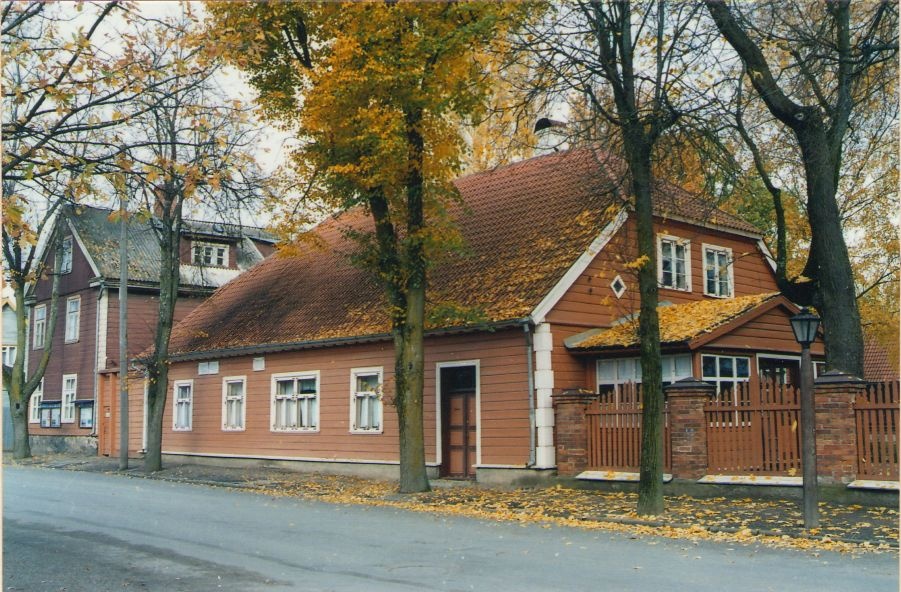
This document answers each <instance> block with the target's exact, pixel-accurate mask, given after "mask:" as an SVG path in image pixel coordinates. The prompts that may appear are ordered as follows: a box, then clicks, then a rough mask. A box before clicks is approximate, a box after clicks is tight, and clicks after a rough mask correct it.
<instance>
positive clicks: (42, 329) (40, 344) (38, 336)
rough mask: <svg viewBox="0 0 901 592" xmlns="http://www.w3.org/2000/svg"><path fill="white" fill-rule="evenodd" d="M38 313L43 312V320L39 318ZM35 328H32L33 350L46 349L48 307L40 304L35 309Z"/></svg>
mask: <svg viewBox="0 0 901 592" xmlns="http://www.w3.org/2000/svg"><path fill="white" fill-rule="evenodd" d="M38 311H41V313H42V314H41V318H38ZM33 314H34V323H33V325H34V327H33V328H32V336H33V339H32V344H31V349H44V342H45V341H47V305H46V304H38V305H37V306H35V307H34V313H33Z"/></svg>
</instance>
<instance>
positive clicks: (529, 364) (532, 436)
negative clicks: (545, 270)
mask: <svg viewBox="0 0 901 592" xmlns="http://www.w3.org/2000/svg"><path fill="white" fill-rule="evenodd" d="M522 328H523V331H525V334H526V367H527V368H528V372H529V462H528V464H526V468H529V469H530V468H532V467H534V466H535V369H534V367H533V366H534V362H533V359H532V355H533V350H534V347H533V345H532V325H531V322H529V321H526V322H524V323H523V325H522Z"/></svg>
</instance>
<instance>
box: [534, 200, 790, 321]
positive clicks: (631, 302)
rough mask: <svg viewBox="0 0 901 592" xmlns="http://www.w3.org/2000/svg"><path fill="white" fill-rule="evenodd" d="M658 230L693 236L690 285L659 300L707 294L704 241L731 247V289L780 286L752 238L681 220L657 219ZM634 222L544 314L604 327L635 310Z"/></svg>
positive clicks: (754, 290) (751, 291)
mask: <svg viewBox="0 0 901 592" xmlns="http://www.w3.org/2000/svg"><path fill="white" fill-rule="evenodd" d="M655 228H656V231H657V232H658V233H661V234H669V235H673V236H677V237H679V238H684V239H687V240H689V241H691V277H692V291H691V292H682V291H678V290H668V289H665V288H661V289H660V300H661V301H669V302H672V303H673V304H678V303H682V302H691V301H695V300H701V299H704V298H709V297H708V296H704V284H703V278H704V266H703V260H702V256H703V251H702V244H705V243H706V244H708V245H715V246H719V247H727V248H730V249H732V255H733V258H734V260H735V263H734V270H733V273H734V279H735V295H736V296H746V295H750V294H760V293H763V292H775V291H777V290H778V288H777V287H776V282H775V280H774V278H773V272H772V270H771V268H770V267H769V265H768V264H767V262H766V260H765V259H764V257H763V255H762V254H761V253H760V251H759V250H758V248H757V242H756V241H755V240H754V239H751V238H744V237H741V236H736V235H730V234H727V233H724V232H718V231H715V230H708V229H703V228H699V227H696V226H691V225H688V224H683V223H680V222H672V221H668V222H664V221H661V220H659V219H658V220H657V222H656V223H655ZM636 240H637V238H636V229H635V222H634V219H633V218H632V217H630V218H629V219H628V220H627V221H626V223H625V224H624V225H623V226H622V228H620V230H619V232H617V233H616V235H615V236H614V237H613V238H612V239H611V241H610V242H609V243H608V244H607V246H606V247H605V248H604V249H603V250H602V251H601V252H600V253H599V254H598V255H597V257H595V259H594V261H592V263H591V264H590V265H589V266H588V267H587V268H586V269H585V271H584V272H583V273H582V275H581V276H579V278H578V279H577V280H576V282H575V283H574V284H573V285H572V287H571V288H570V289H569V290H568V291H567V292H566V294H564V296H563V297H562V298H561V299H560V301H559V302H558V303H557V305H556V306H555V307H554V308H553V310H552V311H551V312H550V313H548V315H547V319H548V320H549V321H550V322H552V323H555V324H564V325H570V326H573V327H584V328H588V327H605V326H608V325H609V324H610V323H611V322H612V321H614V320H616V319H618V318H620V317H622V316H624V315H626V314H629V313H630V312H632V311H635V310H638V305H639V296H638V279H637V276H635V274H634V273H633V272H631V271H630V270H628V269H627V268H626V264H627V263H629V262H631V261H634V260H635V259H636V257H637V256H638V254H637V253H638V252H637V249H636ZM617 275H619V276H620V277H622V280H623V282H624V283H625V284H626V292H625V293H624V294H623V295H622V298H617V297H616V295H615V294H614V293H613V289H612V288H611V287H610V283H611V282H612V281H613V279H614V278H615V277H616V276H617Z"/></svg>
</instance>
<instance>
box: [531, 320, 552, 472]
mask: <svg viewBox="0 0 901 592" xmlns="http://www.w3.org/2000/svg"><path fill="white" fill-rule="evenodd" d="M532 347H533V350H534V353H535V399H536V401H535V427H536V429H537V439H536V447H535V467H536V468H538V469H551V468H554V467H555V466H557V460H556V455H555V451H554V408H553V404H552V403H551V394H553V392H554V370H553V367H552V363H551V353H552V352H553V349H554V340H553V336H552V335H551V326H550V324H548V323H539V324H538V325H537V326H536V327H535V335H534V340H533V342H532Z"/></svg>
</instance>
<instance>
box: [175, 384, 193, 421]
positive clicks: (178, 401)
mask: <svg viewBox="0 0 901 592" xmlns="http://www.w3.org/2000/svg"><path fill="white" fill-rule="evenodd" d="M183 386H186V387H188V397H187V398H186V399H179V398H178V391H179V387H183ZM179 406H186V407H187V408H188V414H187V417H188V422H187V425H181V426H180V425H178V409H179ZM193 427H194V381H193V380H191V379H188V380H176V381H175V382H174V383H173V384H172V431H173V432H190V431H191V430H192V429H193Z"/></svg>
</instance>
